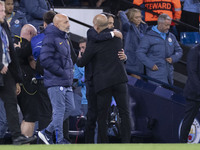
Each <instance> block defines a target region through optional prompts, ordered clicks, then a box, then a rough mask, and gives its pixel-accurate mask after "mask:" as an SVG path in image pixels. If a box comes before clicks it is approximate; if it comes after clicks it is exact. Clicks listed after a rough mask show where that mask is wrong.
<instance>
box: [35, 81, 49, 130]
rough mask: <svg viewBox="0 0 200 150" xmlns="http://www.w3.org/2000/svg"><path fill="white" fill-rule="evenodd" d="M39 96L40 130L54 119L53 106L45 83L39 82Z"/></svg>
mask: <svg viewBox="0 0 200 150" xmlns="http://www.w3.org/2000/svg"><path fill="white" fill-rule="evenodd" d="M37 91H38V98H39V130H42V129H44V128H46V127H47V126H48V125H49V123H50V122H51V120H52V106H51V102H50V99H49V96H48V93H47V89H46V88H45V87H44V84H43V83H40V82H39V83H38V84H37Z"/></svg>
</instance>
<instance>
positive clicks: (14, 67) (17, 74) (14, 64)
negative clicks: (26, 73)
mask: <svg viewBox="0 0 200 150" xmlns="http://www.w3.org/2000/svg"><path fill="white" fill-rule="evenodd" d="M1 26H2V28H3V29H4V30H5V31H6V34H7V36H8V40H9V50H10V51H9V54H10V58H11V63H10V64H9V66H8V69H9V71H10V72H11V74H12V76H13V78H14V79H15V82H16V83H19V82H22V72H21V68H20V66H19V61H18V58H17V55H16V52H15V50H14V45H13V40H12V38H11V33H10V30H9V27H8V24H7V22H6V20H5V21H4V23H2V24H1ZM2 54H3V49H2V40H1V38H0V70H1V69H2V68H3V66H4V65H3V63H2ZM0 75H1V77H0V83H1V85H2V82H3V78H2V74H0Z"/></svg>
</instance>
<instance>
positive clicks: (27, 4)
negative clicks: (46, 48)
mask: <svg viewBox="0 0 200 150" xmlns="http://www.w3.org/2000/svg"><path fill="white" fill-rule="evenodd" d="M19 9H20V10H21V11H22V12H24V13H25V14H26V19H27V21H28V23H30V24H32V25H33V26H34V27H36V29H37V30H38V31H40V30H39V28H40V26H43V15H44V14H45V13H46V12H47V11H48V10H50V5H49V3H48V2H47V1H46V0H34V1H30V0H21V1H20V8H19Z"/></svg>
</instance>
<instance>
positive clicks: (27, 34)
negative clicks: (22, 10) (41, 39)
mask: <svg viewBox="0 0 200 150" xmlns="http://www.w3.org/2000/svg"><path fill="white" fill-rule="evenodd" d="M36 34H37V30H36V28H35V27H34V26H33V25H31V24H25V25H24V26H23V27H22V29H21V33H20V37H22V38H25V39H27V40H28V41H31V39H32V37H34V36H35V35H36Z"/></svg>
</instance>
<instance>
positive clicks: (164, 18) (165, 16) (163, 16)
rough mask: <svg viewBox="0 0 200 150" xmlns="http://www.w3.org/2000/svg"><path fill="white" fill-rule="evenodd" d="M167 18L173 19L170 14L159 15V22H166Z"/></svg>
mask: <svg viewBox="0 0 200 150" xmlns="http://www.w3.org/2000/svg"><path fill="white" fill-rule="evenodd" d="M165 20H170V21H171V20H172V18H171V17H170V16H169V15H168V14H161V15H160V16H159V17H158V23H159V22H164V21H165Z"/></svg>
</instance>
